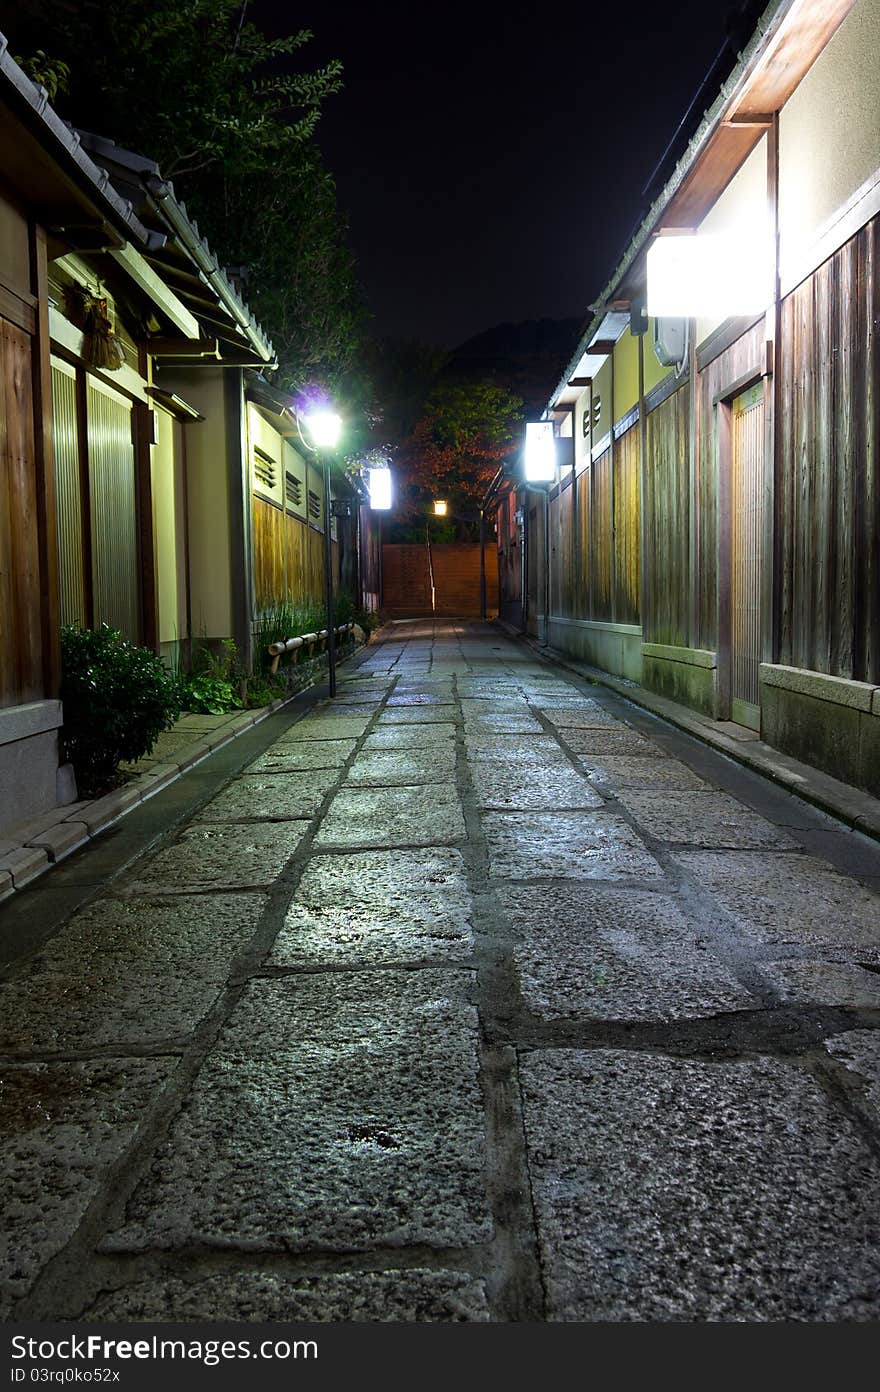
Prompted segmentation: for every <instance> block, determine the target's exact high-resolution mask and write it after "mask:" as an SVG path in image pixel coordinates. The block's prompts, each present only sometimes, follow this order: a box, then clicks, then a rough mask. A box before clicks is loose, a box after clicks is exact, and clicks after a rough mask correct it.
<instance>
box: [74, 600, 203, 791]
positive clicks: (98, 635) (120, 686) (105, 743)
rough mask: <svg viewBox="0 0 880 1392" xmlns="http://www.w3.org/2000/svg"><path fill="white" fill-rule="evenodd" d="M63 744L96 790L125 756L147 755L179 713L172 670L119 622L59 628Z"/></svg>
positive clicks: (84, 781)
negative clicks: (96, 626)
mask: <svg viewBox="0 0 880 1392" xmlns="http://www.w3.org/2000/svg"><path fill="white" fill-rule="evenodd" d="M61 664H62V679H61V700H62V702H63V705H64V731H63V737H64V744H65V747H66V749H67V754H68V757H69V758H70V760H71V762H72V764H73V767H74V771H75V773H76V778H77V784H78V786H79V790H80V792H81V793H83V794H85V795H86V796H87V797H90V796H93V795H94V794H96V793H99V792H101V791H102V789H104V788H105V787H106V786H107V784H108V783H109V782H110V781H111V780H112V778H113V775H114V774H115V772H116V769H117V766H118V765H119V763H120V762H121V761H122V760H126V761H129V762H133V761H134V760H137V759H140V758H143V756H144V755H145V754H149V752H150V750H151V749H152V748H153V745H154V744H155V743H156V740H157V738H158V737H159V735H160V734H161V732H162V731H163V730H167V729H169V728H170V727H171V725H173V723H174V721H175V720H176V718H177V716H178V715H179V713H180V705H179V700H178V694H177V689H176V685H175V682H174V679H173V677H172V676H171V675H170V674H169V673H168V671H167V670H166V668H165V667H164V666H163V664H162V662H161V661H160V660H159V658H157V657H155V656H154V655H153V653H151V652H150V651H149V650H148V649H147V648H138V647H135V645H134V644H133V643H128V642H126V641H125V640H124V639H123V638H122V635H121V634H120V633H118V632H117V630H116V629H113V628H110V627H109V626H108V625H107V624H102V625H101V627H100V628H99V629H88V628H73V627H65V628H62V630H61Z"/></svg>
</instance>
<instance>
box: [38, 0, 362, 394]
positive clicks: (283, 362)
mask: <svg viewBox="0 0 880 1392" xmlns="http://www.w3.org/2000/svg"><path fill="white" fill-rule="evenodd" d="M251 13H252V11H251ZM28 16H29V18H28ZM16 29H17V33H18V42H19V46H20V47H22V48H24V47H25V45H26V44H27V43H28V42H30V43H31V44H33V43H36V42H39V41H40V39H41V38H42V36H43V35H44V34H45V32H46V31H47V30H48V31H50V32H51V33H52V41H53V45H54V46H55V47H56V48H57V49H58V50H59V52H60V53H61V54H62V56H63V59H64V61H65V62H66V63H68V64H69V66H70V71H71V79H70V101H69V102H68V103H67V108H68V111H69V114H70V116H71V117H72V119H73V120H74V121H75V122H76V123H77V124H79V125H81V126H85V127H86V128H87V129H90V130H94V131H98V132H101V133H105V134H107V135H110V136H112V137H113V139H114V140H116V141H117V142H118V143H119V144H121V145H127V146H129V147H130V148H131V149H133V150H136V151H137V152H139V153H141V154H143V155H145V156H147V157H149V158H151V159H154V160H156V161H157V163H158V164H159V167H160V169H161V172H162V174H163V175H164V177H165V178H167V179H173V180H174V185H175V191H176V193H177V195H178V197H180V198H182V199H184V200H185V202H186V205H187V210H188V212H189V214H190V216H191V217H193V216H194V217H196V218H197V219H198V220H199V223H200V225H201V231H202V232H203V233H205V234H206V236H207V237H208V240H209V241H210V243H211V246H212V248H213V250H214V251H215V252H216V253H217V255H218V257H219V259H220V262H221V264H222V265H227V266H241V267H244V268H245V269H246V272H247V283H246V296H247V299H248V301H249V303H250V305H251V308H252V309H253V310H254V311H255V312H256V314H257V315H258V317H259V318H260V319H261V320H262V322H263V324H264V326H265V328H266V330H267V332H268V333H269V336H270V337H271V339H272V341H273V342H274V344H275V347H276V349H277V351H278V354H279V363H280V369H281V371H280V376H281V381H282V384H283V385H284V386H285V387H286V388H290V389H295V388H297V387H299V386H301V385H303V384H304V383H305V382H307V381H311V380H315V379H318V378H320V379H322V380H323V382H324V384H325V385H326V386H327V387H329V388H331V389H332V388H333V387H335V385H336V384H337V382H338V380H339V378H340V376H341V375H342V374H343V373H345V372H346V370H347V369H348V368H349V366H350V363H351V357H352V353H353V349H354V345H355V340H356V338H357V334H358V331H359V325H360V320H361V317H362V312H363V311H362V307H361V304H360V299H359V295H358V292H357V289H356V284H355V275H354V264H353V259H352V256H351V254H350V252H349V250H348V247H347V245H346V227H345V225H344V222H343V219H342V218H341V217H340V214H339V210H338V208H337V203H336V189H335V185H334V182H333V179H332V177H331V176H330V174H329V173H328V172H327V170H326V169H325V167H324V165H323V162H322V159H321V154H320V151H319V149H318V146H317V144H316V143H315V140H314V135H315V130H316V127H317V124H318V120H319V117H320V113H321V108H322V106H323V104H324V102H325V101H326V100H327V99H328V98H329V97H331V96H332V95H333V94H334V93H336V92H338V91H339V90H340V88H341V86H342V67H341V64H340V63H339V62H338V61H332V62H329V63H326V64H324V65H323V66H320V67H316V68H314V69H311V70H309V69H308V68H307V67H306V68H304V67H302V59H303V50H304V49H306V48H307V46H308V43H309V41H310V40H311V38H312V34H311V33H310V31H309V30H307V29H298V30H296V31H295V32H293V33H290V34H287V35H282V36H281V37H278V38H269V37H267V35H266V34H265V33H264V32H263V31H262V30H261V29H260V27H259V25H258V24H257V23H255V22H253V20H252V18H251V17H250V13H249V5H248V0H152V3H151V4H149V5H146V6H145V5H144V4H143V3H142V0H114V3H113V4H112V5H107V4H106V3H105V0H77V3H75V4H71V3H70V0H24V3H23V5H22V7H21V14H20V15H18V16H17V17H16ZM65 114H67V112H66V113H65Z"/></svg>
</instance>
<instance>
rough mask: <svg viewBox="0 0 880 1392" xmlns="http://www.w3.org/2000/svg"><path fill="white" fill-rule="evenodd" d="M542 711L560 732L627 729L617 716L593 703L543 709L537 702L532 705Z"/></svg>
mask: <svg viewBox="0 0 880 1392" xmlns="http://www.w3.org/2000/svg"><path fill="white" fill-rule="evenodd" d="M532 704H533V705H534V706H535V708H536V709H538V710H540V711H541V714H542V715H543V717H544V719H545V720H549V721H550V723H551V725H555V726H556V727H557V729H560V730H589V729H592V728H600V729H609V730H621V731H625V730H626V729H627V726H626V725H623V724H622V723H621V721H620V720H618V719H617V717H616V716H614V715H611V714H610V713H609V712H608V711H606V710H603V709H602V707H601V706H600V705H597V704H595V703H592V702H580V701H578V702H571V703H570V704H569V705H565V706H545V707H543V709H542V708H541V707H540V706H539V705H538V702H537V701H535V702H533V703H532Z"/></svg>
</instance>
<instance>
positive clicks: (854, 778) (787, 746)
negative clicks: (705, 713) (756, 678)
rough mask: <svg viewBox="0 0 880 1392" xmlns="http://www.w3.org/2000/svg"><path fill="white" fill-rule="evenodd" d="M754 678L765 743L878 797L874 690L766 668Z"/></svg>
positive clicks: (877, 696) (878, 690)
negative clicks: (757, 685)
mask: <svg viewBox="0 0 880 1392" xmlns="http://www.w3.org/2000/svg"><path fill="white" fill-rule="evenodd" d="M760 678H761V736H762V738H763V739H765V740H766V741H767V743H768V744H772V745H774V746H775V748H776V749H781V750H782V751H783V753H785V754H791V755H792V756H793V757H794V758H796V759H801V760H802V761H803V762H804V763H806V764H812V765H813V766H814V767H815V768H820V769H824V771H825V772H826V773H830V774H832V775H833V776H834V777H835V778H839V779H841V780H842V781H843V782H845V783H852V784H854V785H855V787H857V788H865V789H867V791H868V792H869V793H873V794H874V795H875V796H877V795H878V794H880V687H873V686H870V685H869V684H867V683H865V682H854V681H847V680H846V679H844V678H842V677H826V676H824V675H823V674H822V673H820V672H809V671H806V670H804V669H801V668H796V667H782V666H776V665H774V664H770V663H766V664H764V665H762V667H761V669H760Z"/></svg>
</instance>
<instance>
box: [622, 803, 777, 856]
mask: <svg viewBox="0 0 880 1392" xmlns="http://www.w3.org/2000/svg"><path fill="white" fill-rule="evenodd" d="M617 796H618V800H619V801H620V802H621V803H623V805H624V807H626V808H627V809H628V810H629V811H630V812H631V813H632V815H633V817H634V818H635V820H636V821H637V822H638V823H639V825H640V826H641V827H643V828H644V830H645V831H647V832H649V833H650V835H651V836H656V838H657V840H658V841H666V842H667V843H668V844H669V845H672V846H676V845H677V846H706V847H716V846H717V847H725V846H729V847H730V848H731V849H732V850H742V849H745V848H747V847H754V848H755V849H756V850H757V849H768V850H780V851H793V850H797V849H798V845H797V842H796V841H793V840H792V838H791V837H790V836H787V835H786V833H785V832H784V831H780V830H779V828H778V827H775V826H774V825H773V823H772V822H768V821H767V820H766V819H765V818H764V817H761V816H759V815H758V813H757V812H753V811H752V810H751V808H750V807H744V806H743V804H742V803H741V802H737V801H736V799H735V798H732V797H728V796H727V794H726V793H717V792H714V791H707V792H688V793H675V792H672V791H671V790H669V789H665V788H664V789H662V790H655V789H649V790H647V791H642V790H630V789H622V790H621V791H620V792H619V793H618V795H617Z"/></svg>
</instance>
